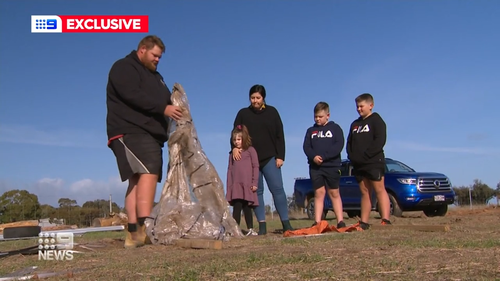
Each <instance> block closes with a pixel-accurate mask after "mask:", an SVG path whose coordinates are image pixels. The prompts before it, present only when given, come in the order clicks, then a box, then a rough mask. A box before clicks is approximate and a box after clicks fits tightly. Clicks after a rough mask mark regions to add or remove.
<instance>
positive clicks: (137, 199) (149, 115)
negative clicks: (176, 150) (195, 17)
mask: <svg viewBox="0 0 500 281" xmlns="http://www.w3.org/2000/svg"><path fill="white" fill-rule="evenodd" d="M164 52H165V45H164V44H163V42H162V41H161V39H160V38H158V37H156V36H152V35H151V36H146V37H145V38H144V39H142V40H141V42H139V46H138V48H137V50H134V51H132V52H131V53H130V54H128V55H127V56H126V57H125V58H122V59H120V60H118V61H116V62H115V63H114V64H113V66H112V67H111V70H110V71H109V77H108V85H107V88H106V105H107V109H108V112H107V118H106V124H107V135H108V146H109V148H110V149H111V150H112V151H113V153H114V155H115V157H116V161H117V164H118V170H119V172H120V177H121V180H122V181H126V180H128V190H127V193H126V196H125V208H126V210H127V215H128V225H127V237H126V239H125V248H135V247H139V246H142V245H144V244H145V243H147V242H149V241H148V237H147V235H146V232H145V226H144V220H145V219H146V218H147V217H148V216H149V215H150V213H151V210H152V208H153V203H154V197H155V193H156V184H157V182H161V179H162V178H161V176H162V173H163V172H162V166H163V159H162V155H163V154H162V148H163V146H164V143H165V142H166V141H167V140H168V119H167V118H166V116H167V117H170V118H172V119H174V120H178V119H179V118H180V117H182V111H181V109H180V108H179V107H178V106H173V105H172V102H171V100H170V96H171V93H170V90H169V89H168V87H167V86H166V85H165V82H164V81H163V77H162V76H161V75H160V73H159V72H158V71H157V70H156V68H157V66H158V63H159V61H160V58H161V57H162V54H163V53H164Z"/></svg>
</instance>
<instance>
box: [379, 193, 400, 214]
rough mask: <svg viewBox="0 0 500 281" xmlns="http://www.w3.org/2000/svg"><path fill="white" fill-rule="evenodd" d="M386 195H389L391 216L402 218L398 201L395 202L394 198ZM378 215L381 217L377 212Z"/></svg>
mask: <svg viewBox="0 0 500 281" xmlns="http://www.w3.org/2000/svg"><path fill="white" fill-rule="evenodd" d="M387 195H389V203H390V205H391V209H390V210H391V211H390V214H391V216H395V217H397V218H400V217H402V216H403V211H402V210H401V207H399V204H398V200H396V198H395V197H394V196H393V195H392V194H390V193H387ZM379 214H380V216H382V214H381V213H380V212H379Z"/></svg>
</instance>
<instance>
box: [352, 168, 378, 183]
mask: <svg viewBox="0 0 500 281" xmlns="http://www.w3.org/2000/svg"><path fill="white" fill-rule="evenodd" d="M352 174H353V175H354V176H355V177H356V181H357V182H358V183H360V182H361V181H362V180H363V179H364V178H366V179H368V180H370V181H381V180H382V177H383V176H384V174H385V168H384V167H373V168H367V169H359V168H358V169H356V168H354V169H353V170H352Z"/></svg>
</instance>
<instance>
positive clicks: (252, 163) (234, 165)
mask: <svg viewBox="0 0 500 281" xmlns="http://www.w3.org/2000/svg"><path fill="white" fill-rule="evenodd" d="M258 180H259V159H258V158H257V151H256V150H255V148H253V147H249V148H248V149H247V150H244V151H242V152H241V159H240V160H233V155H232V154H229V165H228V168H227V184H226V188H227V192H226V199H227V201H228V202H229V204H230V205H231V206H232V205H233V204H232V201H233V200H234V199H243V200H246V201H248V205H249V206H252V207H255V206H258V205H259V200H258V198H257V192H253V191H252V190H251V189H250V187H252V186H257V187H258Z"/></svg>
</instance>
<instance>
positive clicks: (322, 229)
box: [283, 221, 363, 237]
mask: <svg viewBox="0 0 500 281" xmlns="http://www.w3.org/2000/svg"><path fill="white" fill-rule="evenodd" d="M362 230H363V229H362V228H361V227H359V224H358V223H357V224H353V225H350V226H346V227H342V228H337V227H335V226H334V225H329V224H328V222H327V221H321V222H320V223H318V224H317V225H315V226H311V227H308V228H302V229H297V230H293V231H291V230H287V231H285V232H284V233H283V236H284V237H291V236H305V235H313V234H323V233H327V232H339V233H342V232H353V231H362Z"/></svg>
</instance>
